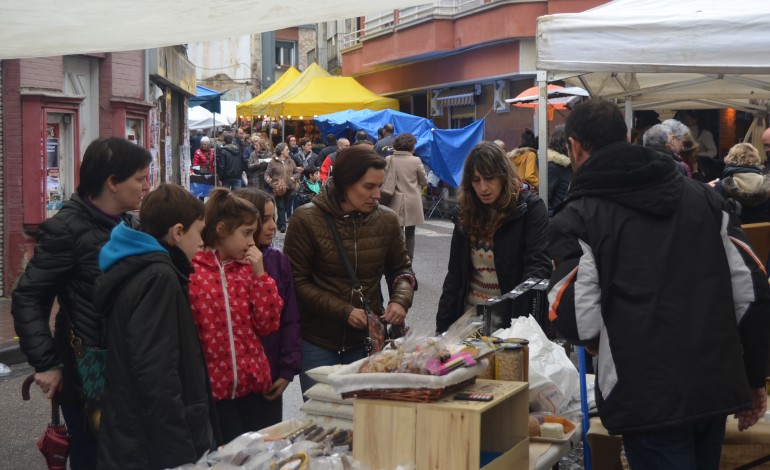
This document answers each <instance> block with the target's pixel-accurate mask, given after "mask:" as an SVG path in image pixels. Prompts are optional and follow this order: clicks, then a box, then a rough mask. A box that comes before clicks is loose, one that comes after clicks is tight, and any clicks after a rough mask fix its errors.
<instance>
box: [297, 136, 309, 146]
mask: <svg viewBox="0 0 770 470" xmlns="http://www.w3.org/2000/svg"><path fill="white" fill-rule="evenodd" d="M309 142H310V139H308V138H307V137H303V138H301V139H300V140H299V146H300V147H304V146H305V144H307V143H309Z"/></svg>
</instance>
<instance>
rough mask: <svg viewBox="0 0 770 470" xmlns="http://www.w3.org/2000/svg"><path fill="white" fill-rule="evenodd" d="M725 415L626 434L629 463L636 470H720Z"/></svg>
mask: <svg viewBox="0 0 770 470" xmlns="http://www.w3.org/2000/svg"><path fill="white" fill-rule="evenodd" d="M725 418H726V417H725V416H722V417H719V418H710V419H707V420H704V421H699V422H697V423H693V424H689V425H686V426H679V427H676V428H669V429H663V430H661V431H654V432H649V433H642V434H629V435H624V436H623V447H624V448H625V450H626V458H627V459H628V465H629V467H630V468H632V469H633V470H646V469H650V470H653V469H655V470H657V469H664V468H665V469H666V470H680V469H681V470H692V469H698V470H717V469H718V468H719V457H720V454H721V452H722V440H723V439H724V437H725Z"/></svg>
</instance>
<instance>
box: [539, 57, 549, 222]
mask: <svg viewBox="0 0 770 470" xmlns="http://www.w3.org/2000/svg"><path fill="white" fill-rule="evenodd" d="M546 79H547V77H546V72H544V71H538V72H537V85H538V87H540V93H539V94H538V98H537V136H538V148H537V163H538V166H539V168H538V173H539V177H540V183H539V184H538V195H539V196H540V198H541V199H543V202H545V206H546V207H548V105H547V100H548V88H547V86H548V81H547V80H546Z"/></svg>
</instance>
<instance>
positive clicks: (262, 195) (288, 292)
mask: <svg viewBox="0 0 770 470" xmlns="http://www.w3.org/2000/svg"><path fill="white" fill-rule="evenodd" d="M233 194H234V195H236V196H238V197H240V198H243V199H246V200H247V201H249V202H251V203H252V204H254V205H255V206H256V207H257V209H259V213H260V214H261V215H262V229H261V230H260V231H259V232H257V233H255V234H254V243H256V245H257V246H258V247H259V249H260V251H262V261H263V263H264V266H265V271H266V272H267V274H269V275H270V277H272V278H273V279H275V282H276V284H277V285H278V293H279V294H280V296H281V298H282V299H283V311H282V312H281V324H280V327H279V328H278V331H276V332H275V333H272V334H270V335H268V336H264V337H262V338H261V339H262V346H263V347H264V348H265V355H266V356H267V360H268V362H269V363H270V372H271V374H272V378H273V386H272V388H271V389H270V390H269V391H268V392H267V393H265V394H264V395H263V400H264V402H263V404H262V405H263V406H262V410H261V411H262V412H261V416H260V417H259V420H260V421H261V424H262V427H268V426H272V425H273V424H276V423H280V422H281V421H283V399H282V396H283V392H284V390H286V387H287V386H288V385H289V384H290V383H291V381H292V380H293V379H294V376H295V375H297V374H299V373H300V372H301V371H302V349H301V344H302V335H301V334H300V315H299V307H298V305H297V297H296V295H295V292H294V278H293V277H292V274H291V264H290V262H289V258H288V257H287V256H286V255H285V254H283V253H282V252H280V251H278V250H277V249H275V248H274V247H273V245H272V243H273V237H274V236H275V233H276V231H277V230H278V226H277V225H276V223H275V201H274V200H273V197H272V196H271V195H269V194H268V193H266V192H264V191H262V190H259V189H256V188H243V189H239V190H237V191H235V192H234V193H233Z"/></svg>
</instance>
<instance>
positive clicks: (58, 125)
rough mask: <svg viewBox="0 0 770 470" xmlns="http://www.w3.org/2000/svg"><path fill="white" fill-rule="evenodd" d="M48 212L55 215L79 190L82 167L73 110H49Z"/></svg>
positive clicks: (47, 137) (46, 182) (46, 168)
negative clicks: (76, 149) (78, 177)
mask: <svg viewBox="0 0 770 470" xmlns="http://www.w3.org/2000/svg"><path fill="white" fill-rule="evenodd" d="M45 122H46V129H45V139H46V140H45V153H46V158H45V216H46V218H48V217H52V216H53V215H55V214H56V213H57V212H58V211H59V209H61V206H62V204H63V203H64V201H66V200H67V199H69V198H70V196H72V194H73V193H74V192H75V187H76V184H77V178H76V173H77V170H78V169H79V167H80V164H79V162H78V161H77V156H76V153H75V136H74V132H73V131H74V122H75V116H74V114H72V113H62V112H50V111H46V121H45Z"/></svg>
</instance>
